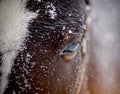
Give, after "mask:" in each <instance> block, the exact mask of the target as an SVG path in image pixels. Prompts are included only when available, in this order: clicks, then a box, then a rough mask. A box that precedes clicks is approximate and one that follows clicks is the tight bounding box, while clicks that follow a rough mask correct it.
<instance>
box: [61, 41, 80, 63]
mask: <svg viewBox="0 0 120 94" xmlns="http://www.w3.org/2000/svg"><path fill="white" fill-rule="evenodd" d="M78 48H79V43H77V42H71V43H69V44H67V45H66V46H65V48H63V50H62V51H61V52H60V56H61V58H62V59H63V60H64V61H67V62H69V61H71V60H73V59H74V58H75V56H76V54H77V50H78Z"/></svg>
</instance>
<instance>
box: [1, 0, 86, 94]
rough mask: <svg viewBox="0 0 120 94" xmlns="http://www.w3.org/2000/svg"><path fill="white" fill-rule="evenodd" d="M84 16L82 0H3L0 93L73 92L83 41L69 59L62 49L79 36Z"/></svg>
mask: <svg viewBox="0 0 120 94" xmlns="http://www.w3.org/2000/svg"><path fill="white" fill-rule="evenodd" d="M84 21H85V3H84V0H13V1H10V0H1V1H0V52H1V79H0V80H1V81H0V90H1V91H0V92H1V93H3V94H75V92H76V90H77V88H78V87H79V84H78V83H79V80H80V74H81V69H82V45H81V44H80V45H79V49H78V51H77V55H76V56H75V58H74V59H73V60H72V61H70V62H66V61H64V60H63V59H62V58H61V57H60V52H61V50H62V49H63V48H64V47H65V46H66V45H67V44H69V43H71V42H74V41H76V38H77V41H78V40H79V42H81V41H82V37H83V35H84V31H83V25H84V24H85V23H84ZM74 34H77V36H76V35H75V36H74Z"/></svg>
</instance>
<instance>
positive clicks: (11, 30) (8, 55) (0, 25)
mask: <svg viewBox="0 0 120 94" xmlns="http://www.w3.org/2000/svg"><path fill="white" fill-rule="evenodd" d="M26 1H27V0H1V1H0V52H1V54H2V57H1V62H2V65H1V71H2V75H1V80H0V94H3V93H4V91H5V89H6V86H7V84H8V75H9V74H10V72H11V68H12V66H13V64H14V60H15V58H16V57H17V55H18V50H19V49H21V45H22V44H23V41H24V40H25V37H26V36H27V35H28V33H29V32H28V30H27V26H28V23H29V21H30V20H31V19H32V18H35V17H36V16H37V14H35V13H31V12H29V11H28V10H26V9H25V3H26Z"/></svg>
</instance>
